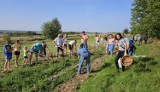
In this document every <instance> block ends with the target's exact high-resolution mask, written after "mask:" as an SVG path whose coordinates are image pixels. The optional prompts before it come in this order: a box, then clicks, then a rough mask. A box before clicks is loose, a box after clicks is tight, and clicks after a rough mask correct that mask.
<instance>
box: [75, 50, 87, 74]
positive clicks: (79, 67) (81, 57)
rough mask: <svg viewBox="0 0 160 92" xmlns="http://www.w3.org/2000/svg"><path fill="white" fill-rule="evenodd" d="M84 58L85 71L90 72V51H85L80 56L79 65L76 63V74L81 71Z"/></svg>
mask: <svg viewBox="0 0 160 92" xmlns="http://www.w3.org/2000/svg"><path fill="white" fill-rule="evenodd" d="M84 60H86V69H87V73H89V72H90V53H89V52H87V53H82V55H81V56H80V60H79V65H78V74H80V72H81V69H82V64H83V62H84Z"/></svg>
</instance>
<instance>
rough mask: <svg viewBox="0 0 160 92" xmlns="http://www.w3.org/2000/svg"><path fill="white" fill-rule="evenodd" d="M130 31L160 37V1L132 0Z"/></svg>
mask: <svg viewBox="0 0 160 92" xmlns="http://www.w3.org/2000/svg"><path fill="white" fill-rule="evenodd" d="M132 6H133V8H132V18H131V22H130V24H131V33H133V34H137V33H140V34H142V35H146V34H147V35H148V36H150V37H157V38H160V23H159V21H160V1H159V0H134V3H133V4H132Z"/></svg>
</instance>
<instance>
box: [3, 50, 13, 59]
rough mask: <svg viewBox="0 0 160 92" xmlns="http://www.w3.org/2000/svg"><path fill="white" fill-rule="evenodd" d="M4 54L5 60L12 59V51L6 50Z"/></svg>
mask: <svg viewBox="0 0 160 92" xmlns="http://www.w3.org/2000/svg"><path fill="white" fill-rule="evenodd" d="M4 56H5V59H6V60H11V59H12V52H7V53H5V54H4Z"/></svg>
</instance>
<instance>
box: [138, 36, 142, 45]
mask: <svg viewBox="0 0 160 92" xmlns="http://www.w3.org/2000/svg"><path fill="white" fill-rule="evenodd" d="M138 45H139V46H140V45H142V35H141V34H139V36H138Z"/></svg>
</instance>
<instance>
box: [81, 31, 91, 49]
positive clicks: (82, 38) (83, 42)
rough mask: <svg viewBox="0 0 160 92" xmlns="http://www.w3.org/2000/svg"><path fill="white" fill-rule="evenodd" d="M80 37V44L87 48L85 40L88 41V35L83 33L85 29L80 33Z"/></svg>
mask: <svg viewBox="0 0 160 92" xmlns="http://www.w3.org/2000/svg"><path fill="white" fill-rule="evenodd" d="M80 37H81V44H83V45H84V47H85V48H87V49H88V44H87V41H88V38H89V37H88V35H87V34H86V33H85V31H83V32H82V34H80Z"/></svg>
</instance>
